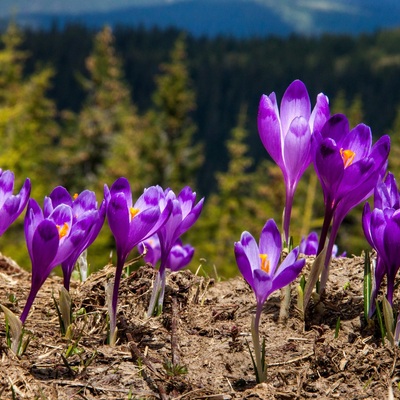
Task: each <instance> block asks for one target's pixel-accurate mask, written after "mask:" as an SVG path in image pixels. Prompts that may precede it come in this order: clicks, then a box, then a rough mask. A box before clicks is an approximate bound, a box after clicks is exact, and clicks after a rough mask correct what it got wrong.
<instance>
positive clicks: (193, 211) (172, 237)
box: [147, 186, 204, 316]
mask: <svg viewBox="0 0 400 400" xmlns="http://www.w3.org/2000/svg"><path fill="white" fill-rule="evenodd" d="M162 201H164V202H166V201H168V202H171V205H172V211H171V215H170V217H169V218H168V220H167V222H166V224H165V225H163V226H162V227H161V228H160V229H159V230H158V232H157V234H158V237H159V239H160V247H161V263H160V268H159V271H158V274H157V277H156V280H155V283H154V287H153V294H152V297H151V299H150V305H149V309H148V312H147V315H148V316H151V315H153V313H154V311H156V312H157V314H159V313H160V312H161V310H162V304H163V300H164V291H165V278H166V274H165V271H166V269H167V268H170V269H172V268H173V267H174V266H171V265H169V264H168V263H169V262H171V261H173V262H175V261H176V260H175V259H174V258H171V257H170V253H171V250H172V248H173V246H174V245H175V244H176V242H177V240H178V238H179V237H180V236H181V235H183V234H184V233H185V232H186V231H188V230H189V229H190V228H191V227H192V226H193V224H194V223H195V222H196V221H197V219H198V218H199V216H200V213H201V210H202V209H203V203H204V198H202V199H201V200H200V201H199V202H198V203H197V204H196V193H195V192H193V191H192V189H191V188H190V187H189V186H186V187H184V188H183V189H182V190H181V192H180V193H179V194H178V196H176V195H175V193H174V192H173V191H172V190H171V189H166V190H165V197H164V200H162ZM188 251H189V249H188V250H187V251H186V252H188ZM190 253H191V250H190V251H189V253H188V254H186V257H183V261H184V259H186V258H187V257H188V256H190ZM176 254H177V253H176V252H175V255H176ZM173 257H175V256H173ZM181 257H182V254H181ZM156 302H157V305H156ZM155 308H156V310H155Z"/></svg>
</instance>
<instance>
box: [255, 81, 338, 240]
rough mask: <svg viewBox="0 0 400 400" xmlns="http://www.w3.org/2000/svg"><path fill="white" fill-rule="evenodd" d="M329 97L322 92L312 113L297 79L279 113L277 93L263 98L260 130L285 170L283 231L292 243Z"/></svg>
mask: <svg viewBox="0 0 400 400" xmlns="http://www.w3.org/2000/svg"><path fill="white" fill-rule="evenodd" d="M329 113H330V112H329V103H328V98H327V97H326V96H325V95H323V94H322V93H320V94H319V95H318V96H317V103H316V105H315V107H314V109H313V111H312V112H311V103H310V98H309V95H308V92H307V88H306V87H305V85H304V83H303V82H301V81H299V80H295V81H294V82H292V83H291V84H290V85H289V87H288V88H287V90H286V92H285V94H284V95H283V98H282V101H281V106H280V112H279V110H278V104H277V100H276V95H275V93H271V94H270V95H269V96H266V95H263V96H262V97H261V100H260V105H259V109H258V131H259V134H260V138H261V141H262V143H263V145H264V147H265V149H266V150H267V151H268V153H269V155H270V156H271V157H272V159H273V160H274V161H275V162H276V163H277V164H278V166H279V167H280V169H281V170H282V173H283V177H284V180H285V187H286V203H285V212H284V222H283V229H284V234H285V240H286V243H289V224H290V216H291V212H292V205H293V197H294V193H295V191H296V188H297V185H298V183H299V181H300V178H301V177H302V175H303V173H304V171H305V170H306V169H307V167H308V166H309V165H310V163H311V161H312V152H311V137H312V135H313V133H314V132H315V131H319V130H321V128H322V126H323V125H324V123H325V122H326V120H327V119H328V118H329Z"/></svg>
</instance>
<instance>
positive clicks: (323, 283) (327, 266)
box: [319, 218, 342, 294]
mask: <svg viewBox="0 0 400 400" xmlns="http://www.w3.org/2000/svg"><path fill="white" fill-rule="evenodd" d="M341 222H342V221H341V220H335V218H334V219H333V223H332V229H331V235H330V237H329V240H328V247H327V249H326V255H325V262H324V268H323V270H322V273H321V282H320V286H319V288H320V290H319V292H320V294H321V293H323V292H324V290H325V286H326V282H327V281H328V276H329V269H330V264H331V259H332V250H333V246H334V244H335V241H336V236H337V234H338V231H339V227H340V224H341Z"/></svg>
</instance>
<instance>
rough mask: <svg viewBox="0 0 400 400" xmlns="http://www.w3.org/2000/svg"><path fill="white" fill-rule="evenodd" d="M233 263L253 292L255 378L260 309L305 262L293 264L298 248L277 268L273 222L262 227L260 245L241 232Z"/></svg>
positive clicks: (258, 361)
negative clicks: (255, 303)
mask: <svg viewBox="0 0 400 400" xmlns="http://www.w3.org/2000/svg"><path fill="white" fill-rule="evenodd" d="M234 250H235V257H236V263H237V265H238V267H239V270H240V272H241V273H242V275H243V277H244V279H245V280H246V281H247V283H248V284H249V285H250V286H251V288H252V289H253V291H254V294H255V297H256V301H257V308H256V314H255V319H254V323H253V342H254V348H255V355H256V364H257V375H258V377H259V379H260V380H261V378H260V377H261V376H263V375H264V371H263V368H262V360H261V351H259V350H260V345H259V329H258V328H259V323H260V316H261V312H262V307H263V304H264V303H265V301H266V300H267V298H268V297H269V296H270V294H271V293H273V292H275V291H276V290H278V289H281V288H283V287H284V286H286V285H288V284H290V283H291V282H293V281H294V280H295V279H296V277H297V276H298V275H299V273H300V272H301V270H302V268H303V267H304V264H305V259H302V260H297V256H298V254H299V248H298V247H296V248H294V249H293V250H292V251H291V252H290V253H289V254H288V255H287V257H286V258H285V260H284V261H283V262H282V263H281V264H280V265H279V261H280V257H281V252H282V238H281V235H280V233H279V230H278V227H277V226H276V223H275V221H274V220H273V219H270V220H268V221H267V222H266V224H265V225H264V228H263V230H262V232H261V236H260V242H259V245H257V242H256V240H255V239H254V237H253V236H252V235H251V234H250V233H249V232H243V233H242V236H241V238H240V242H236V243H235V245H234Z"/></svg>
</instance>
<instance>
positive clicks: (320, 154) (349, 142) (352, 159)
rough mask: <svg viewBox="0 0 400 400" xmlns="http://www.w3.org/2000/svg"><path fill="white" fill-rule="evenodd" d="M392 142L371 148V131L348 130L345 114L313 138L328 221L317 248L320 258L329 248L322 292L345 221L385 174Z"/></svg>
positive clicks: (383, 141)
mask: <svg viewBox="0 0 400 400" xmlns="http://www.w3.org/2000/svg"><path fill="white" fill-rule="evenodd" d="M389 150H390V138H389V136H388V135H385V136H382V137H381V138H380V139H379V140H378V141H377V142H376V143H375V144H374V145H373V146H372V134H371V129H370V128H369V127H368V126H366V125H364V124H359V125H357V126H356V127H355V128H354V129H352V130H350V129H349V122H348V120H347V118H346V117H345V116H344V115H342V114H336V115H334V116H332V117H331V118H330V119H329V120H328V121H327V122H326V124H325V125H324V127H323V128H322V130H321V132H316V133H315V135H314V167H315V171H316V173H317V175H318V178H319V180H320V182H321V186H322V190H323V193H324V202H325V217H324V223H323V227H322V231H321V237H320V241H319V246H318V253H317V254H320V253H321V252H322V250H323V248H324V246H325V241H326V238H327V235H328V230H329V227H330V225H331V222H332V228H331V234H330V237H329V241H328V246H327V253H326V254H327V256H326V260H325V268H324V269H323V271H322V276H321V284H320V288H321V291H323V290H324V288H325V285H326V281H327V279H328V274H329V261H330V257H331V254H332V248H333V245H334V242H335V239H336V236H337V233H338V230H339V227H340V224H341V223H342V221H343V219H344V217H345V216H346V215H347V213H348V212H349V211H350V210H351V209H352V208H354V207H355V206H356V205H358V204H359V203H361V202H362V201H364V200H366V199H367V198H368V197H369V196H370V195H371V194H372V192H373V190H374V188H375V186H376V184H377V182H378V181H379V180H380V179H381V177H382V176H383V175H384V172H385V171H386V165H387V158H388V155H389Z"/></svg>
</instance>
